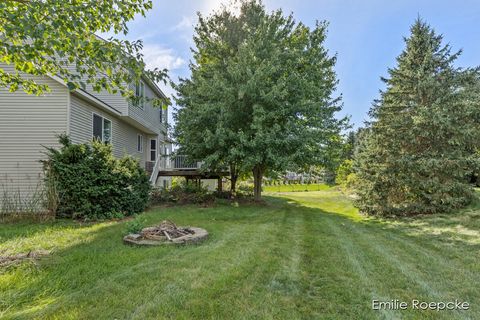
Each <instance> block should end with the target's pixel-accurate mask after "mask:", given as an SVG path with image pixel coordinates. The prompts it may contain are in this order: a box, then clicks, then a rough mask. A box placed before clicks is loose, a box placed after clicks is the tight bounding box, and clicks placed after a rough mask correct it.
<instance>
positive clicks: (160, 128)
mask: <svg viewBox="0 0 480 320" xmlns="http://www.w3.org/2000/svg"><path fill="white" fill-rule="evenodd" d="M132 90H135V87H134V86H133V87H132ZM145 96H146V97H147V98H150V99H154V98H160V97H159V96H157V95H156V94H155V92H154V91H153V90H152V88H150V86H149V85H148V84H147V83H145ZM160 112H161V109H160V108H154V107H152V103H151V102H145V106H144V108H143V109H142V108H141V107H139V106H135V105H133V104H132V103H129V107H128V115H129V116H130V117H131V118H132V119H134V120H135V121H137V122H139V123H141V124H142V125H143V126H145V127H147V128H149V129H150V130H152V131H153V132H156V133H161V132H165V131H166V128H165V125H164V124H163V123H160Z"/></svg>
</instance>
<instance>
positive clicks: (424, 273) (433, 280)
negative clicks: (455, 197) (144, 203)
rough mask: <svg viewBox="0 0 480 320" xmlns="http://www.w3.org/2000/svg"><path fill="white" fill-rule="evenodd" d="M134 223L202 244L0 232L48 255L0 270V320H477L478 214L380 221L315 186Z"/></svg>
mask: <svg viewBox="0 0 480 320" xmlns="http://www.w3.org/2000/svg"><path fill="white" fill-rule="evenodd" d="M143 217H145V219H146V220H147V221H148V222H149V223H151V224H153V223H157V222H160V221H161V220H163V219H166V218H168V219H172V220H174V221H176V222H177V223H178V224H180V225H195V226H199V227H203V228H206V229H208V230H209V232H210V233H211V237H210V239H209V240H207V241H206V242H204V243H203V244H201V245H198V246H186V247H170V246H169V247H160V248H159V247H156V248H138V247H132V246H126V245H123V244H122V241H121V239H122V235H123V233H124V232H125V223H124V222H123V223H101V224H96V225H83V226H82V225H78V224H73V223H70V222H57V223H48V224H36V225H33V224H21V225H3V226H0V252H2V253H1V254H0V255H4V254H12V253H15V252H23V251H25V250H30V249H39V248H44V249H49V250H53V251H52V254H51V255H50V256H48V257H45V258H43V260H42V261H41V262H39V263H38V264H37V265H35V264H33V263H24V264H22V265H20V266H16V267H10V268H8V269H6V270H3V271H0V318H2V319H29V318H35V319H43V318H49V319H302V318H303V319H325V318H327V319H375V318H379V319H397V318H398V319H399V318H404V319H456V318H458V319H462V318H464V319H480V305H479V303H480V289H479V284H480V263H479V262H480V251H479V249H480V209H479V207H475V208H474V207H472V208H471V209H470V210H464V211H462V212H458V213H455V214H451V215H438V216H433V217H427V218H424V219H417V220H411V219H404V220H400V221H398V220H397V221H396V222H394V221H384V220H377V219H367V218H364V217H362V216H360V215H359V214H358V213H357V211H356V210H355V209H354V208H353V207H352V205H351V203H350V201H349V200H348V199H346V198H345V197H343V196H342V195H340V194H339V193H338V192H337V191H335V190H333V189H326V190H323V191H318V192H305V193H302V192H296V193H285V194H276V195H275V197H270V198H268V201H267V204H265V205H261V206H253V205H239V206H232V205H226V204H224V205H217V206H215V207H212V208H198V207H193V206H188V207H171V208H168V209H165V208H162V209H155V210H152V211H151V212H149V213H147V214H145V215H143ZM372 299H381V300H390V299H401V300H406V301H410V300H411V299H419V300H426V301H448V300H452V299H453V300H454V299H460V300H466V301H468V302H469V303H470V305H471V309H470V310H468V311H462V312H451V311H449V312H446V311H443V312H436V311H428V312H427V311H412V310H405V311H383V312H380V311H373V310H372V309H371V300H372Z"/></svg>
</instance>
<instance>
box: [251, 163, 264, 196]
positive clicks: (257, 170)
mask: <svg viewBox="0 0 480 320" xmlns="http://www.w3.org/2000/svg"><path fill="white" fill-rule="evenodd" d="M262 178H263V169H262V167H261V166H259V165H256V166H255V167H253V196H254V198H255V201H260V200H261V199H262Z"/></svg>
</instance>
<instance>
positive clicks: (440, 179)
mask: <svg viewBox="0 0 480 320" xmlns="http://www.w3.org/2000/svg"><path fill="white" fill-rule="evenodd" d="M442 40H443V39H442V36H441V35H438V34H436V33H435V32H434V30H433V29H432V28H431V27H430V26H428V25H427V24H426V23H425V22H423V21H421V20H420V19H418V20H417V21H416V22H415V24H414V25H413V26H412V27H411V35H410V37H408V38H406V39H405V44H406V48H405V50H404V51H403V52H402V53H401V54H400V56H399V57H398V58H397V66H395V67H394V68H392V69H389V71H388V72H389V77H388V78H385V79H383V80H384V82H385V84H386V90H385V91H382V92H381V97H380V99H379V100H378V101H376V102H375V104H374V106H373V108H372V109H371V111H370V115H371V116H372V118H373V122H372V124H371V126H370V128H369V129H368V134H366V135H365V137H364V139H363V142H362V147H361V150H360V152H358V154H357V155H356V159H355V160H356V161H355V168H356V170H357V173H358V184H357V189H358V190H357V194H358V196H359V198H358V200H357V202H356V204H357V206H358V207H359V208H360V209H361V210H362V211H363V212H366V213H369V214H374V215H413V214H428V213H436V212H446V211H450V210H453V209H456V208H459V207H462V206H465V205H466V204H468V203H469V202H470V201H471V200H472V198H473V197H474V192H473V189H472V186H471V185H470V184H469V176H470V174H471V172H472V168H474V167H476V162H478V159H476V158H475V157H473V156H472V152H471V151H469V150H472V149H475V148H476V147H478V145H479V142H480V126H479V123H480V121H479V118H480V103H479V102H480V100H479V98H478V95H477V92H478V90H477V88H476V83H477V82H478V73H477V70H470V69H459V68H457V67H456V66H455V64H454V63H455V60H456V59H457V58H458V56H459V55H460V52H456V53H454V52H451V48H450V46H449V45H444V44H442Z"/></svg>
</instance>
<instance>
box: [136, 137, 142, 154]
mask: <svg viewBox="0 0 480 320" xmlns="http://www.w3.org/2000/svg"><path fill="white" fill-rule="evenodd" d="M137 151H138V152H143V136H142V135H141V134H139V135H137Z"/></svg>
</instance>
